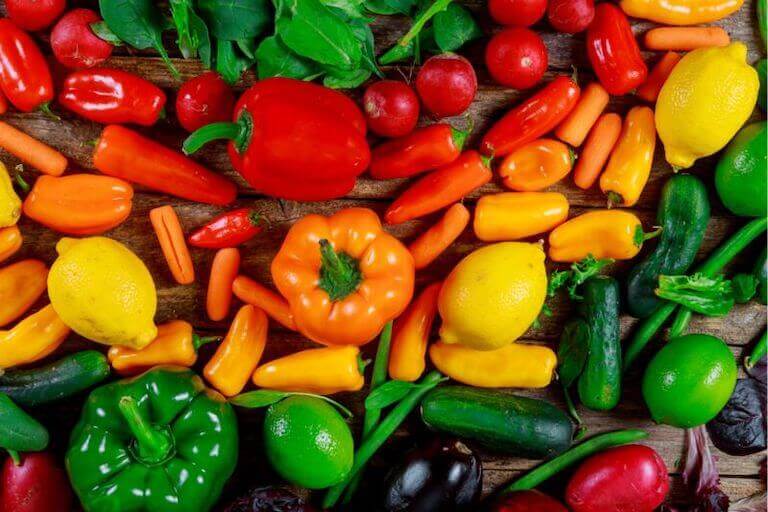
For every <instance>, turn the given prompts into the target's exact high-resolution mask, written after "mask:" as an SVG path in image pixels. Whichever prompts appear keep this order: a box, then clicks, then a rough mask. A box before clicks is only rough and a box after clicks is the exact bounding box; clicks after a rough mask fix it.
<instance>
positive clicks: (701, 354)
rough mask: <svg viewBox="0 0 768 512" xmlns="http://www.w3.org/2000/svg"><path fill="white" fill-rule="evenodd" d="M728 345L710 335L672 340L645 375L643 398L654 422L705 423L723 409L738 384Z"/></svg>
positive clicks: (688, 336)
mask: <svg viewBox="0 0 768 512" xmlns="http://www.w3.org/2000/svg"><path fill="white" fill-rule="evenodd" d="M736 374H737V369H736V361H735V360H734V358H733V354H732V353H731V351H730V349H729V348H728V345H726V344H725V343H724V342H723V341H722V340H721V339H719V338H716V337H714V336H710V335H707V334H689V335H687V336H681V337H679V338H675V339H673V340H671V341H669V342H668V343H667V344H666V345H665V346H664V347H662V349H661V350H659V352H657V353H656V355H655V356H654V357H653V359H652V360H651V362H650V363H649V364H648V367H647V368H646V370H645V375H644V376H643V398H644V399H645V402H646V404H647V405H648V408H649V409H650V411H651V416H652V417H653V419H654V421H656V422H658V423H664V424H666V425H672V426H673V427H680V428H691V427H697V426H699V425H703V424H704V423H706V422H708V421H709V420H711V419H712V418H714V417H715V416H717V414H718V413H719V412H720V410H721V409H722V408H723V407H724V406H725V404H726V403H727V402H728V398H729V397H730V396H731V393H732V392H733V388H734V386H735V385H736Z"/></svg>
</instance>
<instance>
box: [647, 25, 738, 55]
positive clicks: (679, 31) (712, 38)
mask: <svg viewBox="0 0 768 512" xmlns="http://www.w3.org/2000/svg"><path fill="white" fill-rule="evenodd" d="M730 43H731V38H730V37H729V36H728V32H726V31H725V30H724V29H722V28H720V27H659V28H653V29H651V30H649V31H648V32H646V33H645V47H646V48H648V49H649V50H679V51H687V50H695V49H696V48H705V47H708V46H728V45H729V44H730Z"/></svg>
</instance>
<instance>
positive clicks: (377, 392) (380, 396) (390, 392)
mask: <svg viewBox="0 0 768 512" xmlns="http://www.w3.org/2000/svg"><path fill="white" fill-rule="evenodd" d="M418 386H419V385H418V384H416V383H413V382H405V381H402V380H390V381H387V382H385V383H384V384H382V385H381V386H379V387H377V388H376V389H374V390H372V391H371V393H370V394H369V395H368V397H367V398H366V399H365V408H366V409H384V408H385V407H389V406H390V405H392V404H394V403H396V402H399V401H400V400H402V399H403V398H405V396H406V395H407V394H408V393H410V392H411V391H412V390H413V389H415V388H417V387H418Z"/></svg>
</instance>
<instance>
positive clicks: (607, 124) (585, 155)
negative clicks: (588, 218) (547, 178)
mask: <svg viewBox="0 0 768 512" xmlns="http://www.w3.org/2000/svg"><path fill="white" fill-rule="evenodd" d="M620 133H621V116H619V115H618V114H603V115H602V116H600V119H598V120H597V122H596V123H595V126H593V127H592V130H591V131H590V132H589V136H588V137H587V142H586V143H585V144H584V148H583V149H582V150H581V154H580V155H579V158H578V159H577V160H576V168H575V169H574V171H573V182H574V183H575V184H576V186H577V187H579V188H582V189H584V190H586V189H588V188H589V187H591V186H592V185H593V184H594V183H595V180H597V177H598V176H600V172H601V171H602V170H603V167H605V163H606V162H607V161H608V157H609V156H610V155H611V151H612V150H613V146H615V145H616V141H617V140H619V134H620Z"/></svg>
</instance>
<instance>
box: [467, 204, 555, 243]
mask: <svg viewBox="0 0 768 512" xmlns="http://www.w3.org/2000/svg"><path fill="white" fill-rule="evenodd" d="M568 208H569V205H568V199H567V198H566V197H565V196H564V195H563V194H560V193H558V192H503V193H501V194H489V195H486V196H483V197H481V198H480V200H479V201H478V202H477V206H476V207H475V220H474V230H475V236H477V238H479V239H480V240H482V241H484V242H500V241H504V240H520V239H521V238H527V237H529V236H534V235H538V234H541V233H546V232H547V231H550V230H552V229H553V228H555V227H556V226H558V225H559V224H562V223H563V222H564V221H565V220H566V219H567V218H568Z"/></svg>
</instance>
